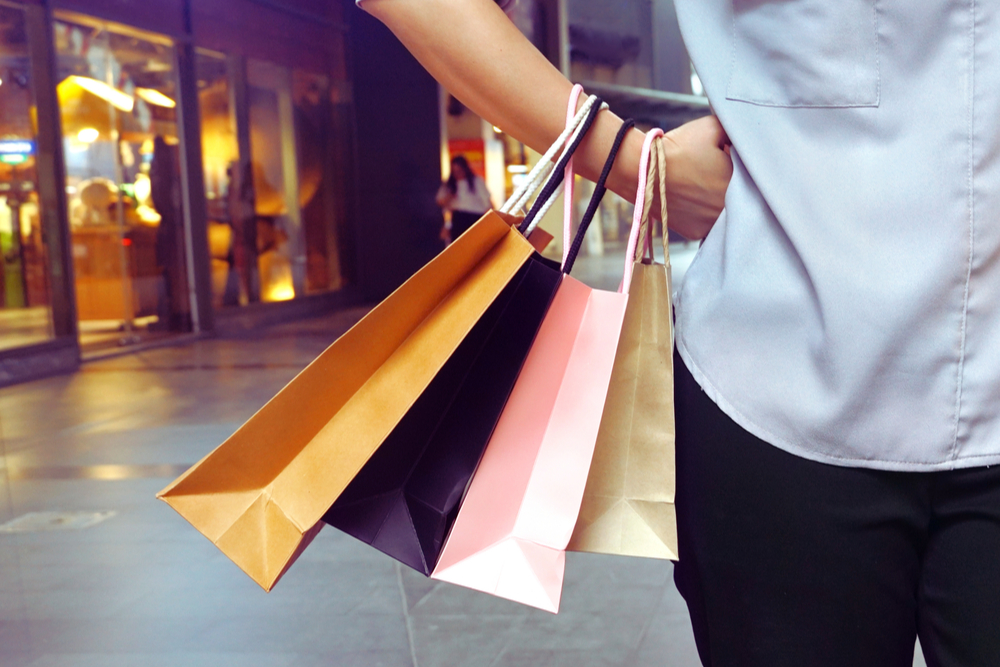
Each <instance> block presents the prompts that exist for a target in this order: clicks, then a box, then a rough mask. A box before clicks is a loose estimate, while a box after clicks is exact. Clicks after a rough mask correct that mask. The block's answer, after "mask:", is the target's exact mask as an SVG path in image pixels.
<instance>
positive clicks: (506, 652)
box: [0, 258, 699, 667]
mask: <svg viewBox="0 0 1000 667" xmlns="http://www.w3.org/2000/svg"><path fill="white" fill-rule="evenodd" d="M612 259H614V258H609V259H606V260H584V261H583V262H582V263H581V269H580V272H581V274H583V275H584V276H585V277H586V279H587V280H590V281H593V282H602V281H603V282H604V283H615V282H616V281H617V277H616V275H615V273H616V272H618V271H619V270H620V268H619V267H620V260H618V259H614V261H612ZM605 265H607V266H608V267H614V268H613V269H612V268H607V269H606V268H603V267H604V266H605ZM361 314H362V311H361V310H354V311H349V312H344V313H339V314H336V315H332V316H329V317H324V318H320V319H315V320H307V321H303V322H298V323H290V324H286V325H282V326H278V327H273V328H271V329H268V330H266V331H263V332H258V333H257V334H253V335H249V336H247V337H245V338H240V339H228V340H219V339H217V340H207V341H202V342H198V343H196V344H193V345H188V346H184V347H177V348H163V349H158V350H153V351H148V352H144V353H140V354H135V355H131V356H125V357H119V358H115V359H109V360H106V361H101V362H94V363H91V364H88V365H86V366H85V367H84V368H83V370H82V371H81V372H79V373H77V374H75V375H71V376H64V377H57V378H52V379H48V380H42V381H38V382H33V383H29V384H25V385H21V386H18V387H13V388H8V389H4V390H0V524H2V523H4V522H6V521H9V520H10V519H13V518H15V517H19V516H22V515H24V514H25V513H28V512H39V511H51V510H59V511H92V512H97V511H104V510H111V511H114V512H116V514H115V516H113V517H111V518H110V519H107V520H106V521H104V522H102V523H99V524H97V525H95V526H93V527H91V528H86V529H83V530H65V531H48V532H35V533H8V534H5V533H0V666H2V667H22V666H31V667H70V666H72V667H91V666H93V667H119V666H122V667H124V666H126V665H127V666H129V667H132V666H140V667H178V666H183V667H200V666H202V665H204V666H206V667H208V666H211V667H230V666H231V667H257V666H260V667H284V666H289V667H290V666H293V665H294V666H299V667H306V666H319V665H325V666H332V665H336V666H338V667H353V666H359V667H362V666H363V667H376V666H378V665H382V666H384V667H403V666H406V667H418V666H419V667H438V666H440V667H479V666H482V667H514V666H525V667H527V666H531V667H547V666H551V667H560V666H564V665H565V666H567V667H569V666H571V667H600V666H604V665H608V666H610V665H616V666H617V665H621V666H627V667H643V666H646V665H649V666H653V665H655V666H657V667H696V666H697V665H698V664H699V663H698V660H697V656H696V653H695V649H694V644H693V639H692V637H691V629H690V623H689V621H688V617H687V612H686V609H685V607H684V604H683V601H682V600H681V599H680V597H679V595H678V594H677V592H676V590H675V589H674V587H673V585H672V583H671V568H670V565H669V564H667V563H663V562H656V561H648V560H640V559H626V558H608V557H601V556H592V555H581V554H569V559H568V565H567V579H566V586H565V592H564V596H563V603H562V611H561V613H560V614H559V615H558V616H553V615H550V614H548V613H545V612H537V611H533V610H529V609H526V608H524V607H521V606H519V605H516V604H514V603H510V602H506V601H503V600H498V599H494V598H491V597H489V596H486V595H482V594H478V593H474V592H470V591H467V590H464V589H461V588H457V587H454V586H450V585H447V584H438V583H435V582H431V581H429V580H428V579H426V578H424V577H423V576H421V575H418V574H416V573H414V572H412V571H410V570H408V569H406V568H402V567H399V566H397V565H395V564H394V562H393V561H391V560H390V559H388V558H386V557H383V556H382V555H380V554H379V553H377V552H375V551H374V550H372V549H370V548H368V547H366V546H364V545H361V544H360V543H358V542H356V541H354V540H353V539H351V538H348V537H346V536H344V535H342V534H339V533H338V532H337V531H335V530H333V529H330V528H327V529H325V530H324V531H322V533H321V534H320V535H319V537H318V538H317V539H316V541H315V542H314V543H313V545H312V546H311V547H310V548H309V549H308V550H307V551H306V552H305V554H304V555H303V556H302V558H301V559H300V560H299V562H298V563H297V564H296V565H295V567H293V568H292V569H291V571H290V572H289V573H288V575H287V576H286V577H285V578H284V579H283V580H282V581H281V583H280V584H279V585H278V586H277V587H276V589H275V590H274V592H272V593H270V594H265V593H264V592H262V591H261V590H260V589H259V588H258V587H257V586H256V584H254V583H252V582H251V581H250V580H249V579H248V578H247V577H246V576H245V575H244V574H243V573H242V572H240V571H239V570H238V569H237V568H236V567H235V566H234V565H232V564H231V563H230V562H229V561H228V560H226V558H225V557H224V556H222V555H221V554H220V553H219V552H218V551H217V550H216V549H215V547H213V546H212V545H211V544H210V543H209V542H208V541H207V540H205V539H204V538H203V537H201V536H200V535H199V534H198V533H197V532H196V531H194V530H193V529H192V528H191V527H190V526H188V525H187V524H186V523H185V522H184V521H183V520H182V519H181V518H180V517H179V516H178V515H176V514H175V513H174V512H173V511H172V510H171V509H169V508H168V507H167V506H166V505H165V504H163V503H160V502H158V501H156V500H155V499H154V494H155V493H156V492H157V491H158V490H159V489H160V488H162V487H163V486H164V485H165V484H166V483H167V482H168V481H169V478H170V477H172V476H173V475H174V474H176V471H177V470H178V469H180V468H179V466H186V465H187V464H190V463H192V462H194V461H196V460H198V459H199V458H200V457H201V456H203V455H204V454H205V453H207V452H208V451H210V450H211V449H212V448H213V447H214V446H215V445H217V444H218V443H219V442H221V441H222V440H223V439H224V438H225V437H226V436H227V435H229V434H230V433H231V432H232V431H233V430H234V429H235V428H236V427H237V426H238V425H239V424H240V423H241V422H242V421H243V420H245V419H246V418H247V417H249V416H250V415H251V414H252V413H253V411H254V410H255V409H257V408H258V407H259V406H260V405H262V404H263V403H264V402H265V401H266V400H267V399H268V398H269V397H270V396H272V395H273V394H274V393H275V392H276V391H277V390H278V389H279V388H280V387H281V386H282V385H283V384H284V383H285V382H287V381H288V380H289V379H291V377H292V376H294V375H295V373H296V372H297V371H298V370H299V369H300V368H302V367H303V366H304V365H305V364H306V363H307V362H309V361H310V360H311V359H312V358H313V357H314V356H315V355H316V354H318V353H319V352H320V351H321V350H322V349H323V348H324V347H325V346H326V345H327V344H329V343H330V342H331V341H332V340H333V339H334V338H335V337H336V336H337V335H338V334H339V333H341V332H342V331H344V330H345V329H346V328H347V327H348V326H349V325H350V324H351V323H352V322H353V321H354V320H355V319H356V318H357V317H359V316H360V315H361Z"/></svg>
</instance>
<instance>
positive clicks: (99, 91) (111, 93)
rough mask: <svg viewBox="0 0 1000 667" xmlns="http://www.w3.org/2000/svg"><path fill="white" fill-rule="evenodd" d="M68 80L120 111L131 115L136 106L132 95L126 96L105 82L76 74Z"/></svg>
mask: <svg viewBox="0 0 1000 667" xmlns="http://www.w3.org/2000/svg"><path fill="white" fill-rule="evenodd" d="M68 78H69V80H70V81H72V82H73V83H75V84H76V85H78V86H80V87H81V88H83V89H84V90H86V91H87V92H88V93H93V94H94V95H97V96H98V97H100V98H101V99H102V100H104V101H105V102H107V103H108V104H110V105H111V106H113V107H114V108H116V109H118V110H119V111H125V112H129V113H131V111H132V108H133V107H134V106H135V100H133V99H132V96H131V95H126V94H125V93H123V92H122V91H120V90H118V89H117V88H115V87H114V86H109V85H108V84H106V83H104V82H103V81H98V80H97V79H91V78H90V77H89V76H76V75H75V74H74V75H72V76H70V77H68Z"/></svg>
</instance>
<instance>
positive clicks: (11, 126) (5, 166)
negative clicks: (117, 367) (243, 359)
mask: <svg viewBox="0 0 1000 667" xmlns="http://www.w3.org/2000/svg"><path fill="white" fill-rule="evenodd" d="M510 18H511V20H512V21H513V22H514V23H515V24H516V25H517V26H518V27H519V28H520V29H521V30H522V32H524V34H525V35H527V36H528V37H529V39H531V40H532V42H533V43H535V44H536V45H537V46H538V47H539V48H540V49H541V50H542V51H543V52H544V53H545V54H546V55H547V56H548V57H549V58H550V60H551V61H552V62H553V63H554V64H556V66H557V67H559V68H560V69H561V70H562V71H563V72H564V73H565V74H566V75H567V76H569V77H570V78H571V79H573V80H574V81H578V82H580V83H583V84H584V86H585V87H586V89H587V90H588V91H589V92H594V93H598V94H600V95H601V96H602V97H603V98H604V99H605V100H606V101H608V102H609V103H610V104H611V105H612V108H613V109H614V110H615V111H616V112H617V113H618V114H619V115H621V116H632V117H633V118H635V119H636V120H637V122H638V125H639V126H640V128H643V129H645V128H648V127H652V126H654V125H658V126H661V127H664V128H665V129H669V128H671V127H674V126H676V125H679V124H680V123H682V122H684V121H686V120H689V119H691V118H694V117H697V116H699V115H702V114H705V113H707V110H708V105H707V101H706V100H705V98H704V97H703V96H702V95H701V91H700V86H699V84H698V81H697V77H696V75H694V73H693V72H692V71H691V68H690V63H689V60H688V58H687V54H686V53H685V52H684V50H683V46H681V44H680V39H679V34H678V31H677V27H676V18H675V16H674V14H673V5H672V2H671V0H625V1H623V2H620V3H606V2H602V1H601V0H520V1H519V2H518V3H516V5H515V6H514V8H513V9H512V10H511V12H510ZM457 154H463V155H465V156H466V157H467V159H468V160H469V162H470V164H471V165H472V166H473V169H474V170H476V171H477V172H478V173H479V174H480V175H481V176H483V177H484V179H485V181H486V183H487V185H488V188H489V190H490V192H491V195H492V199H493V202H494V204H495V205H499V204H500V203H502V201H503V200H504V199H505V198H506V197H507V196H508V195H509V193H510V192H511V191H512V190H513V188H514V187H516V185H517V183H518V179H520V178H523V177H524V174H525V173H526V172H527V171H528V170H529V169H530V168H531V167H532V166H533V165H534V164H535V163H536V162H537V160H538V159H539V155H538V154H537V153H535V152H533V151H531V150H530V149H528V148H527V147H525V146H524V145H522V144H520V143H519V142H517V141H516V140H514V139H513V138H512V137H509V136H507V135H505V134H504V133H503V132H501V131H499V129H498V128H494V127H493V126H491V125H489V124H488V123H486V122H485V121H483V120H482V119H480V118H478V117H477V116H475V115H474V114H473V113H472V112H470V111H469V110H468V109H466V108H465V107H464V106H463V105H462V104H461V103H459V102H458V101H457V100H455V99H454V98H452V97H450V96H449V95H447V94H446V93H445V92H443V91H442V90H440V89H439V87H438V86H437V84H436V83H435V82H434V81H433V80H432V79H431V78H430V77H429V76H428V75H427V74H426V72H424V71H423V69H422V68H421V67H420V66H419V65H418V64H417V63H416V62H415V61H414V60H413V59H412V57H410V56H409V54H408V53H406V51H405V49H403V48H402V46H401V45H399V43H398V41H397V40H396V39H395V38H394V37H393V36H392V35H391V34H390V33H389V32H388V31H387V30H386V29H385V28H384V26H382V25H381V24H379V23H378V22H377V21H375V20H374V19H373V18H371V17H370V16H368V15H367V14H366V13H365V12H363V11H359V10H358V9H357V8H356V7H355V6H354V3H353V2H351V1H350V0H337V1H334V2H331V1H329V0H216V1H213V2H196V1H195V0H160V1H158V2H155V3H151V2H149V1H148V0H21V1H19V2H15V1H13V0H0V385H3V384H10V383H13V382H19V381H23V380H26V379H31V378H34V377H41V376H44V375H49V374H52V373H58V372H65V371H68V370H72V369H74V368H76V367H77V366H78V365H79V363H80V361H81V359H84V360H85V359H87V358H96V357H100V356H102V355H107V354H117V353H120V352H121V351H122V350H130V349H141V348H142V347H143V346H148V345H155V344H163V343H172V342H175V341H183V340H187V339H190V338H192V337H195V336H200V335H206V334H211V333H212V332H213V331H221V330H226V329H227V328H230V329H252V328H253V327H255V326H259V325H260V324H264V323H267V322H273V321H280V320H282V319H287V318H289V317H298V316H307V315H309V314H310V313H318V312H327V311H329V310H330V309H331V308H333V309H335V308H340V307H345V306H347V305H353V304H357V303H362V302H370V301H373V300H377V299H379V298H382V297H384V296H385V295H386V294H388V292H389V291H391V290H392V289H394V288H395V287H396V286H398V285H399V284H400V283H401V282H402V281H403V280H405V279H406V278H407V277H408V276H409V275H410V274H411V273H412V272H413V271H415V270H416V269H417V268H419V267H420V266H421V265H423V264H424V263H426V262H427V261H428V260H429V259H430V258H431V257H433V255H434V254H435V253H436V252H439V251H440V249H441V247H442V246H441V242H440V241H439V239H438V238H437V230H438V229H439V227H440V222H441V215H442V214H441V211H440V210H439V209H438V208H437V207H436V205H435V204H434V201H433V196H434V193H435V191H436V190H437V187H438V185H439V183H440V181H441V179H442V178H444V177H445V176H446V175H447V170H448V164H449V162H450V158H451V157H452V156H454V155H457ZM589 194H590V191H589V187H588V185H587V184H586V182H583V181H581V185H580V187H578V188H577V194H576V197H577V202H578V203H579V204H580V205H584V204H585V202H586V200H587V199H588V198H589ZM559 208H561V207H554V208H553V212H550V214H549V216H548V218H547V219H546V220H545V221H543V225H544V226H546V227H547V228H549V229H550V231H556V230H558V228H559V225H560V224H561V222H560V220H559V219H558V215H557V214H556V213H555V211H556V210H557V209H559ZM631 208H632V207H631V205H630V204H628V203H627V202H626V201H624V200H623V199H621V198H619V197H617V196H614V195H609V196H608V197H607V198H606V199H605V202H604V204H603V205H602V207H601V213H600V223H599V224H597V225H594V228H595V231H594V232H593V233H591V234H590V236H588V243H587V249H588V252H590V253H592V254H602V253H603V252H605V247H607V248H610V249H612V250H613V249H614V248H615V247H617V245H620V243H621V241H622V239H623V236H624V235H625V234H627V228H628V224H629V219H630V216H631ZM560 242H561V235H560V234H556V243H555V244H554V245H553V247H552V248H551V249H550V252H554V253H555V252H559V251H560V247H559V243H560ZM616 244H617V245H616Z"/></svg>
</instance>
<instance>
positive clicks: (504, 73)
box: [362, 0, 732, 238]
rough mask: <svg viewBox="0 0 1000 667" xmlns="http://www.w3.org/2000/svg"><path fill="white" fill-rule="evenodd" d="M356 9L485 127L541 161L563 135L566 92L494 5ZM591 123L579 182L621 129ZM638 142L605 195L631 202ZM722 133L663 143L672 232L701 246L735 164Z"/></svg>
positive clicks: (472, 2) (635, 136)
mask: <svg viewBox="0 0 1000 667" xmlns="http://www.w3.org/2000/svg"><path fill="white" fill-rule="evenodd" d="M362 7H363V8H364V9H365V10H367V11H368V12H369V13H371V14H372V15H373V16H375V17H376V18H378V19H379V20H381V21H382V22H383V23H385V24H386V25H387V26H388V27H389V29H390V30H392V31H393V33H395V34H396V36H397V37H398V38H399V39H400V41H402V42H403V44H404V45H405V46H406V47H407V48H408V49H409V50H410V52H411V53H412V54H413V55H414V56H415V57H416V58H417V60H419V61H420V63H421V64H422V65H423V66H424V67H425V68H427V70H428V71H429V72H430V73H431V75H432V76H434V78H436V79H437V80H438V81H439V82H440V83H441V84H442V85H443V86H444V87H445V88H446V89H447V90H448V91H449V92H451V93H452V94H453V95H454V96H455V97H457V98H458V99H459V100H461V101H462V103H464V104H465V105H466V106H468V107H469V108H470V109H472V111H474V112H475V113H476V114H478V115H479V116H481V117H482V118H484V119H486V120H487V121H488V122H490V123H492V124H494V125H496V126H497V127H500V128H502V129H503V130H504V131H505V132H507V133H508V134H510V135H511V136H513V137H515V138H516V139H518V140H519V141H522V142H523V143H525V144H527V145H528V146H531V147H532V148H533V149H535V150H536V151H539V152H544V151H545V149H547V148H548V147H549V145H550V144H551V143H552V142H553V141H554V140H555V139H556V137H557V136H559V134H560V132H562V130H563V127H564V125H565V121H566V102H567V100H568V99H569V93H570V89H571V87H572V85H571V84H570V82H569V81H568V80H567V79H566V78H565V77H564V76H562V74H560V72H559V71H558V70H557V69H556V68H555V67H553V66H552V64H551V63H549V61H548V60H546V59H545V57H544V56H543V55H542V54H541V53H540V52H539V51H538V50H537V49H535V47H534V46H532V45H531V43H530V42H529V41H528V40H527V39H526V38H525V37H524V35H522V34H521V33H520V31H518V29H517V28H516V27H515V26H514V24H513V23H511V21H510V20H509V19H508V18H507V17H506V16H505V15H504V13H503V12H502V11H501V10H500V9H499V8H498V7H497V6H496V4H494V2H493V0H365V2H364V3H363V4H362ZM621 122H622V121H621V119H620V118H618V117H617V116H615V115H614V114H611V113H607V112H605V113H602V114H600V116H598V119H597V121H596V122H595V123H594V125H593V127H592V128H591V130H590V133H589V134H588V136H587V138H586V140H585V141H584V143H583V144H581V146H580V148H579V149H578V151H577V154H576V155H577V157H576V159H575V161H574V162H575V164H576V169H577V172H578V173H580V174H582V175H583V176H586V177H588V178H591V179H596V177H597V175H598V174H599V173H600V170H601V167H602V166H603V164H604V160H605V158H606V157H607V153H608V151H609V150H610V148H611V143H612V142H613V141H614V137H615V134H616V133H617V131H618V128H619V127H620V126H621ZM642 140H643V135H642V133H641V132H639V131H636V130H633V131H631V132H630V133H629V134H628V135H627V137H626V139H625V142H624V143H623V145H622V149H621V152H620V153H619V158H618V160H617V162H616V164H615V168H614V170H613V171H612V173H611V176H610V178H609V179H608V187H609V189H611V190H613V191H615V192H617V193H618V194H620V195H621V196H623V197H625V198H627V199H628V200H629V201H632V200H633V199H634V198H635V191H636V185H637V178H638V169H639V153H640V151H641V148H642ZM724 142H725V133H724V132H723V131H722V128H721V126H719V124H718V121H717V120H716V119H715V118H714V117H710V118H703V119H699V120H697V121H694V122H692V123H688V124H687V125H684V126H682V127H680V128H677V129H676V130H673V131H672V132H670V133H668V134H667V138H666V141H665V142H664V148H665V149H666V150H667V189H668V195H669V197H670V201H669V205H668V212H669V225H670V227H671V228H672V229H674V230H675V231H677V232H679V233H681V234H682V235H684V236H686V237H688V238H703V237H704V236H705V235H706V234H707V233H708V231H709V229H711V226H712V225H713V224H714V223H715V220H716V218H717V217H718V215H719V212H720V211H721V210H722V206H723V201H724V198H725V191H726V186H727V185H728V183H729V177H730V176H731V174H732V163H731V161H730V160H729V156H728V154H727V153H726V152H725V151H724V150H723V144H724Z"/></svg>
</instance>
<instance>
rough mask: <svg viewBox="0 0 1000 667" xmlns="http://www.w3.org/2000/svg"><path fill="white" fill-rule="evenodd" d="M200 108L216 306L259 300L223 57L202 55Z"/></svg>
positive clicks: (248, 205) (246, 185)
mask: <svg viewBox="0 0 1000 667" xmlns="http://www.w3.org/2000/svg"><path fill="white" fill-rule="evenodd" d="M196 67H197V72H198V106H199V110H200V112H201V113H200V116H201V147H202V168H203V171H204V175H205V197H206V200H207V202H206V204H207V206H206V208H207V211H208V250H209V256H210V258H211V280H212V301H213V304H214V306H215V307H219V306H234V305H238V304H246V303H249V302H251V301H259V300H260V297H259V288H258V285H257V279H256V275H257V271H256V264H257V261H256V255H257V253H256V248H255V246H256V229H251V227H252V226H253V224H254V216H253V209H252V201H253V192H252V183H251V180H250V178H249V175H248V174H241V173H240V160H239V140H238V137H237V134H236V116H235V113H234V108H233V107H234V100H233V96H232V95H233V91H232V85H231V84H230V79H229V71H228V67H227V64H226V60H225V59H224V58H223V57H220V56H215V55H212V54H208V53H199V54H198V55H197V58H196Z"/></svg>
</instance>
